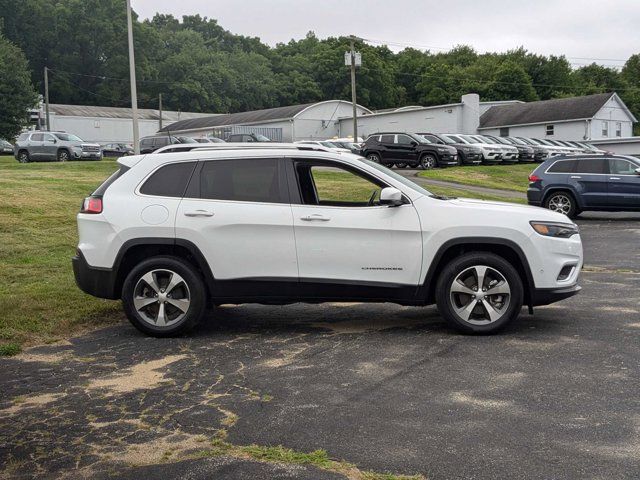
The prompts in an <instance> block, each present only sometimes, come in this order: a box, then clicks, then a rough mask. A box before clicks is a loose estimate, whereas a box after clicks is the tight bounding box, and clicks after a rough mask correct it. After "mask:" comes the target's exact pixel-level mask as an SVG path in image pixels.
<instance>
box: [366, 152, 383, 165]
mask: <svg viewBox="0 0 640 480" xmlns="http://www.w3.org/2000/svg"><path fill="white" fill-rule="evenodd" d="M367 160H371V161H372V162H375V163H380V155H378V154H377V153H368V154H367Z"/></svg>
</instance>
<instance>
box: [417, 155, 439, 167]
mask: <svg viewBox="0 0 640 480" xmlns="http://www.w3.org/2000/svg"><path fill="white" fill-rule="evenodd" d="M420 163H421V164H422V168H424V169H425V170H431V169H432V168H433V167H435V166H436V161H435V160H434V158H433V157H432V156H431V155H426V156H424V157H422V160H421V162H420Z"/></svg>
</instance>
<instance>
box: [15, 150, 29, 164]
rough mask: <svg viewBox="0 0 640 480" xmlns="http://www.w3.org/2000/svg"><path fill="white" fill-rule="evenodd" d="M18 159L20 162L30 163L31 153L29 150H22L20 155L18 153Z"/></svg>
mask: <svg viewBox="0 0 640 480" xmlns="http://www.w3.org/2000/svg"><path fill="white" fill-rule="evenodd" d="M18 161H19V162H20V163H28V162H29V154H28V153H27V152H20V155H18Z"/></svg>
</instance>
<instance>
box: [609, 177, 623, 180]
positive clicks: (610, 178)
mask: <svg viewBox="0 0 640 480" xmlns="http://www.w3.org/2000/svg"><path fill="white" fill-rule="evenodd" d="M609 180H620V177H609Z"/></svg>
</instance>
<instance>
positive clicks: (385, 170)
mask: <svg viewBox="0 0 640 480" xmlns="http://www.w3.org/2000/svg"><path fill="white" fill-rule="evenodd" d="M362 161H363V162H364V163H366V164H367V165H369V166H370V167H373V168H375V169H376V170H378V171H380V172H382V173H384V174H385V175H389V176H390V177H391V178H393V179H394V180H397V181H398V182H400V183H402V184H403V185H405V186H407V187H409V188H410V189H412V190H414V191H416V192H418V193H420V194H422V195H427V196H429V195H431V192H430V191H428V190H426V189H424V188H422V187H421V186H420V185H418V184H417V183H413V182H412V181H411V180H409V179H408V178H406V177H403V176H402V175H399V174H397V173H396V172H394V171H393V170H390V169H388V168H387V167H385V166H383V165H380V164H379V163H376V162H372V161H371V160H367V159H363V160H362Z"/></svg>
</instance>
